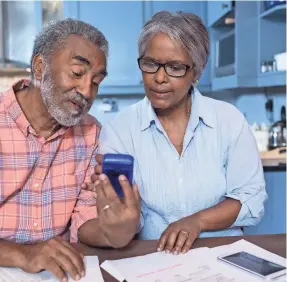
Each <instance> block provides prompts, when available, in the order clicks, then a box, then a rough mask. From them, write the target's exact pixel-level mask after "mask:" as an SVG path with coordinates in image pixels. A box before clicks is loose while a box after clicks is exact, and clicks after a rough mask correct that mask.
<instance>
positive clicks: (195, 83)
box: [193, 79, 198, 87]
mask: <svg viewBox="0 0 287 282" xmlns="http://www.w3.org/2000/svg"><path fill="white" fill-rule="evenodd" d="M197 84H198V80H197V79H196V80H195V81H194V82H193V86H194V87H195V86H197Z"/></svg>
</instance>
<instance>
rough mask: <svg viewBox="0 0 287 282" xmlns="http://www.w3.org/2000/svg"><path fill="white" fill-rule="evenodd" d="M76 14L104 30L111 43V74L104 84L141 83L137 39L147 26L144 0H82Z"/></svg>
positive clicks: (109, 73) (109, 72) (123, 84)
mask: <svg viewBox="0 0 287 282" xmlns="http://www.w3.org/2000/svg"><path fill="white" fill-rule="evenodd" d="M70 10H72V11H74V10H73V9H70ZM76 14H78V19H80V20H82V21H85V22H87V23H89V24H92V25H94V26H95V27H97V28H98V29H99V30H100V31H102V32H103V34H104V35H105V36H106V38H107V40H108V42H109V58H108V77H107V78H106V79H105V80H104V82H103V84H102V85H103V86H137V85H140V81H141V73H140V71H139V69H138V66H137V57H138V54H137V40H138V37H139V34H140V30H141V28H142V25H143V4H142V2H141V1H139V2H123V1H120V2H110V1H107V2H103V1H101V2H97V1H95V2H88V1H87V2H86V1H78V12H77V13H76V12H75V11H74V15H76Z"/></svg>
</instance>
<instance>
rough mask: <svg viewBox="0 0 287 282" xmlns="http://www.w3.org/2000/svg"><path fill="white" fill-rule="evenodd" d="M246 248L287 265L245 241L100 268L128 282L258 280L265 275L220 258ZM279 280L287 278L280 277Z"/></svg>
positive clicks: (107, 262)
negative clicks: (230, 263)
mask: <svg viewBox="0 0 287 282" xmlns="http://www.w3.org/2000/svg"><path fill="white" fill-rule="evenodd" d="M241 251H245V252H248V253H250V254H253V255H255V256H258V257H261V258H264V259H267V260H269V261H273V262H275V263H278V264H281V265H285V264H286V260H285V259H284V258H282V257H280V256H278V255H275V254H273V253H271V252H268V251H266V250H264V249H262V248H260V247H258V246H256V245H254V244H252V243H249V242H247V241H245V240H240V241H237V242H236V243H233V244H230V245H225V246H220V247H216V248H206V247H205V248H198V249H193V250H190V251H189V252H188V253H186V254H181V255H172V254H166V253H164V252H160V253H153V254H149V255H145V256H139V257H134V258H127V259H120V260H113V261H105V262H103V263H102V264H101V267H102V268H103V269H105V270H106V271H107V272H109V273H110V274H111V275H112V276H113V277H115V278H116V279H117V280H118V281H125V280H126V281H128V282H188V281H193V282H195V281H204V282H218V281H220V282H242V281H248V282H259V281H262V278H260V277H258V276H256V275H254V274H251V273H248V272H246V271H244V270H241V269H238V268H236V267H233V266H230V265H228V264H226V263H224V262H221V261H219V260H218V259H217V257H218V256H220V255H224V254H226V253H232V252H241ZM275 281H276V282H279V281H280V282H281V281H282V282H283V281H286V276H281V277H279V278H277V279H276V280H275Z"/></svg>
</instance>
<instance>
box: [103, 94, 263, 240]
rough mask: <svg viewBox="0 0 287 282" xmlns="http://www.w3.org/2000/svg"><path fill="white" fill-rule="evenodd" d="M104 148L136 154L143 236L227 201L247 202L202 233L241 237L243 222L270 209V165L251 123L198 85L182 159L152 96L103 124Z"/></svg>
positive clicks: (251, 222) (156, 233)
mask: <svg viewBox="0 0 287 282" xmlns="http://www.w3.org/2000/svg"><path fill="white" fill-rule="evenodd" d="M100 152H101V153H127V154H130V155H132V156H134V158H135V167H134V181H135V182H136V183H137V184H138V186H139V191H140V195H141V199H142V217H141V231H140V233H139V237H140V238H141V239H158V238H159V237H160V235H161V234H162V232H163V231H164V230H165V229H166V228H167V226H168V225H169V224H170V223H172V222H174V221H177V220H179V219H181V218H183V217H186V216H189V215H192V214H194V213H195V212H197V211H200V210H204V209H207V208H209V207H212V206H214V205H216V204H217V203H219V202H220V201H222V200H224V199H225V198H233V199H237V200H239V201H240V202H241V203H242V207H241V211H240V213H239V215H238V217H237V219H236V221H235V222H234V224H233V225H232V226H231V227H230V228H228V229H225V230H220V231H214V232H202V233H201V235H200V237H211V236H230V235H242V229H241V227H243V226H250V225H255V224H257V223H258V222H259V221H260V219H261V218H262V216H263V214H264V202H265V200H266V199H267V194H266V191H265V182H264V176H263V169H262V164H261V160H260V157H259V154H258V150H257V146H256V142H255V139H254V137H253V135H252V132H251V130H250V128H249V125H248V123H247V121H246V120H245V118H244V116H243V115H242V114H241V113H240V112H239V111H238V110H237V109H236V108H235V107H234V106H232V105H230V104H228V103H225V102H222V101H217V100H214V99H211V98H207V97H204V96H202V95H201V94H200V93H199V91H198V90H197V89H195V91H194V93H193V94H192V109H191V116H190V120H189V123H188V125H187V129H186V133H185V137H184V145H183V152H182V155H181V156H179V154H178V152H177V150H176V148H175V147H174V146H173V144H172V143H171V142H170V140H169V138H168V136H167V134H166V132H165V130H164V128H163V126H162V125H161V123H160V121H159V119H158V118H157V116H156V114H155V111H154V109H153V107H152V106H151V104H150V102H149V100H148V99H147V98H144V99H143V100H141V101H140V102H138V103H136V104H134V105H132V106H130V107H128V108H126V109H124V110H122V111H121V112H120V113H119V114H118V115H117V116H116V117H115V118H114V119H112V120H111V121H110V122H109V123H108V124H107V125H104V126H103V129H102V132H101V135H100Z"/></svg>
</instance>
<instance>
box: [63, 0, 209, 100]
mask: <svg viewBox="0 0 287 282" xmlns="http://www.w3.org/2000/svg"><path fill="white" fill-rule="evenodd" d="M63 5H64V6H63V11H64V17H65V18H67V17H72V18H75V19H80V20H82V21H85V22H88V23H90V24H92V25H94V26H96V27H97V28H99V29H100V30H101V31H102V32H103V33H104V35H105V36H106V37H107V39H108V41H109V46H110V55H109V59H108V73H109V75H108V77H107V78H106V79H105V80H104V82H103V83H102V85H101V87H100V90H99V94H105V95H108V94H112V95H114V94H144V89H143V85H142V78H141V73H140V70H139V69H138V66H137V57H138V52H137V41H138V38H139V35H140V31H141V28H142V26H143V24H144V23H145V22H146V21H147V20H148V19H150V18H151V16H152V15H153V14H154V13H156V12H158V11H161V10H167V11H171V12H175V11H179V10H182V11H186V12H193V13H195V14H197V15H199V16H200V17H201V18H202V19H203V20H204V21H205V22H206V6H205V3H204V2H201V1H194V2H190V1H113V2H110V1H94V2H89V1H64V2H63ZM209 85H210V80H209V72H208V71H205V72H204V75H203V76H202V79H201V81H200V83H199V89H202V90H203V88H204V89H206V88H207V86H209Z"/></svg>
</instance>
